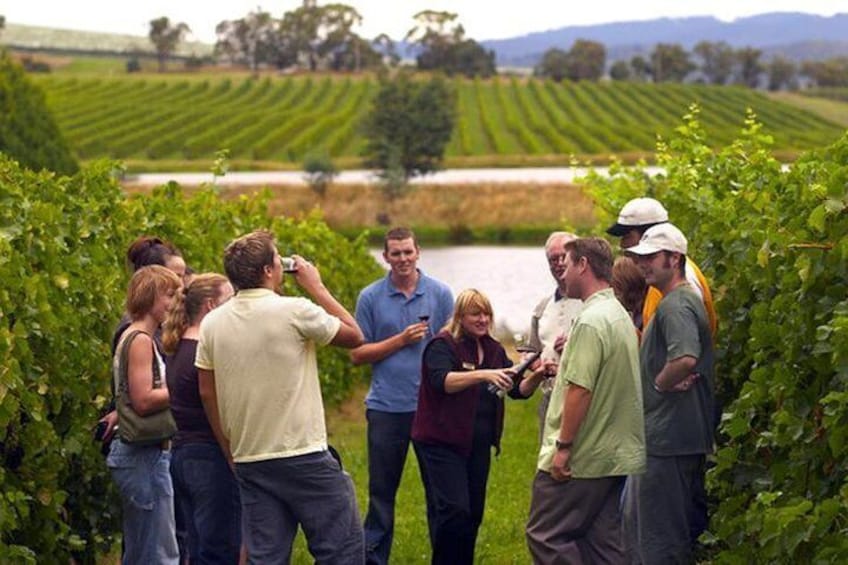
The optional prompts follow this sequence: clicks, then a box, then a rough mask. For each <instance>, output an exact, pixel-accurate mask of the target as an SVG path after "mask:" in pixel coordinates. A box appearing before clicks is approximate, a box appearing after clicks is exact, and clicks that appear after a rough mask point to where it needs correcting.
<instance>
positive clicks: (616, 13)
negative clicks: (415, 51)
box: [0, 0, 848, 43]
mask: <svg viewBox="0 0 848 565" xmlns="http://www.w3.org/2000/svg"><path fill="white" fill-rule="evenodd" d="M336 1H339V0H336ZM320 3H325V2H320ZM345 3H347V4H350V5H351V6H353V7H355V8H356V9H357V10H358V11H359V13H360V14H362V16H363V23H362V26H361V27H360V28H359V30H358V33H360V35H363V36H364V37H369V38H370V37H374V36H376V35H378V34H379V33H382V32H386V33H388V34H389V35H390V36H392V37H393V38H395V39H400V38H402V36H403V35H404V34H405V33H406V32H407V31H408V30H409V28H410V27H412V24H413V20H412V16H413V15H414V14H415V13H416V12H418V11H420V10H425V9H433V10H449V11H452V12H456V13H458V14H459V21H460V22H461V23H462V25H463V26H464V27H465V30H466V33H467V35H468V36H469V37H473V38H474V39H478V40H482V39H499V38H504V37H513V36H516V35H523V34H526V33H530V32H534V31H545V30H547V29H554V28H559V27H563V26H568V25H587V24H596V23H605V22H621V21H631V20H647V19H653V18H658V17H683V16H692V15H712V16H715V17H717V18H720V19H722V20H725V21H729V20H732V19H736V18H738V17H744V16H750V15H753V14H760V13H764V12H790V11H792V12H806V13H813V14H821V15H826V16H830V15H833V14H835V13H838V12H848V2H846V1H845V0H839V1H836V0H803V1H802V0H647V1H646V0H643V1H641V2H640V1H636V0H630V1H618V2H612V1H609V0H577V1H574V0H519V1H510V0H452V1H442V0H429V1H419V0H354V1H351V2H345ZM300 4H301V2H300V1H298V0H288V1H282V0H276V1H274V0H266V1H264V2H258V1H257V0H247V1H244V0H228V1H226V2H223V1H219V0H203V1H201V0H132V1H130V2H127V1H126V0H0V14H2V15H5V16H6V21H8V22H11V23H18V24H30V25H40V26H46V27H61V28H70V29H86V30H93V31H108V32H114V33H129V34H134V35H147V31H148V22H149V21H150V20H151V19H153V18H157V17H159V16H168V17H169V18H170V19H171V20H172V21H181V22H185V23H187V24H188V25H189V27H190V28H191V29H192V31H193V32H194V39H197V40H200V41H206V42H210V43H211V42H214V41H215V25H216V24H217V23H218V22H220V21H221V20H225V19H235V18H240V17H242V16H244V15H246V14H247V13H248V12H250V11H251V10H255V9H256V7H257V5H259V6H261V7H262V9H263V10H265V11H269V12H271V13H272V14H273V15H275V16H280V15H282V14H283V12H285V11H288V10H291V9H293V8H296V7H297V6H298V5H300Z"/></svg>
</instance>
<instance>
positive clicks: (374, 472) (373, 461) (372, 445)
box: [365, 410, 415, 565]
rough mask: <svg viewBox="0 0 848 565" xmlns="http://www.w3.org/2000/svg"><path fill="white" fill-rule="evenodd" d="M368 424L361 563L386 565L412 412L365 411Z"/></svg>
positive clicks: (413, 413) (407, 446)
mask: <svg viewBox="0 0 848 565" xmlns="http://www.w3.org/2000/svg"><path fill="white" fill-rule="evenodd" d="M365 417H366V419H367V420H368V514H367V515H366V516H365V559H366V562H367V563H369V564H371V563H374V564H381V565H384V564H386V563H388V562H389V553H390V552H391V549H392V537H393V535H394V529H395V496H396V495H397V490H398V486H399V485H400V479H401V476H402V475H403V467H404V464H405V463H406V454H407V452H408V451H409V439H410V434H411V433H412V420H413V418H414V417H415V412H398V413H394V412H381V411H378V410H366V411H365Z"/></svg>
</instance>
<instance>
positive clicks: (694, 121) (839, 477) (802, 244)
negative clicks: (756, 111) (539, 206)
mask: <svg viewBox="0 0 848 565" xmlns="http://www.w3.org/2000/svg"><path fill="white" fill-rule="evenodd" d="M771 147H772V139H771V138H770V137H769V136H767V135H765V134H764V133H763V132H762V129H761V126H760V124H759V123H758V122H757V120H756V117H755V116H754V115H753V114H749V116H748V119H747V121H746V124H745V127H744V130H743V131H742V132H741V135H740V137H739V138H738V139H737V140H736V141H735V142H733V143H732V144H730V145H729V146H727V147H726V148H724V149H723V150H720V151H714V150H713V149H710V144H709V143H708V139H707V138H706V135H705V132H704V129H703V128H702V127H701V125H700V123H699V121H698V111H697V108H693V109H692V112H691V113H690V114H689V115H687V116H686V118H685V121H684V124H683V125H682V126H680V127H678V128H677V129H676V131H675V133H674V135H673V136H672V137H671V139H670V140H669V141H667V142H663V143H660V145H659V164H660V165H661V166H663V167H665V168H666V173H665V174H664V175H662V176H658V177H655V178H650V177H648V176H647V175H644V174H643V173H642V172H641V171H639V170H636V171H626V170H623V169H619V170H617V171H615V172H614V174H613V175H612V177H610V178H601V177H599V176H593V177H592V178H590V179H589V183H590V190H591V191H592V193H593V195H594V197H595V199H596V203H597V204H598V207H599V212H600V216H601V220H602V222H603V225H607V222H609V221H611V219H612V218H614V215H615V214H616V213H617V211H618V210H619V209H620V207H621V205H622V204H623V203H624V202H626V201H627V200H629V199H630V198H632V197H636V196H641V195H649V196H653V197H656V198H658V199H659V200H660V201H662V202H663V203H664V204H665V205H666V206H667V208H668V210H669V214H670V216H671V220H672V221H673V222H674V223H675V224H677V225H678V226H679V227H680V228H681V229H682V230H683V231H684V233H686V234H687V236H688V237H689V240H690V254H691V255H692V256H693V258H694V259H695V260H696V261H697V262H698V263H699V264H700V265H701V266H702V267H703V269H704V271H705V273H706V274H707V275H708V277H709V278H710V279H711V280H712V284H713V289H714V292H715V294H716V295H717V306H718V311H719V317H720V320H719V337H718V352H719V364H718V367H717V380H718V388H719V393H720V397H721V399H722V400H723V403H724V412H723V416H722V420H721V425H720V436H719V445H718V451H717V453H716V456H715V458H714V461H713V462H714V467H713V468H712V469H711V470H710V471H709V473H708V484H709V490H710V494H711V497H712V499H713V511H712V516H711V525H710V529H709V532H708V533H707V534H706V535H705V536H704V537H703V538H702V541H703V542H704V543H706V544H707V546H708V547H709V549H710V553H711V556H712V560H713V562H715V563H837V562H841V563H844V562H846V561H847V560H848V483H846V477H848V474H846V470H848V213H846V207H848V135H846V136H844V137H842V138H841V139H840V140H839V141H837V142H836V143H834V144H833V145H831V146H830V147H827V148H826V149H822V150H818V151H813V152H811V153H808V154H806V155H805V156H803V157H802V158H801V159H799V160H798V161H797V162H796V163H794V164H793V165H792V167H791V168H790V169H788V170H784V168H783V167H782V166H781V163H779V162H778V161H776V160H775V159H774V158H773V156H772V154H771Z"/></svg>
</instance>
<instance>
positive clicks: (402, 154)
mask: <svg viewBox="0 0 848 565" xmlns="http://www.w3.org/2000/svg"><path fill="white" fill-rule="evenodd" d="M455 120H456V94H455V92H454V91H453V90H452V89H451V87H450V85H449V84H448V82H446V81H445V80H444V79H442V78H441V77H438V76H435V77H432V78H430V79H428V80H413V79H412V78H411V77H410V76H409V74H408V73H406V72H401V73H398V74H397V75H395V76H394V77H391V76H388V75H387V74H383V75H382V76H381V77H380V86H379V89H378V91H377V94H376V96H375V97H374V99H373V101H372V104H371V109H370V110H369V112H368V114H367V115H366V117H365V121H364V124H363V130H364V134H365V138H366V140H367V142H366V146H365V149H364V151H363V154H364V155H365V157H366V164H367V165H368V166H370V167H374V168H377V169H379V170H380V171H381V174H382V175H383V176H384V177H386V176H392V175H393V174H394V175H395V176H396V173H397V171H398V170H400V171H402V172H403V178H404V179H405V180H407V181H408V180H409V179H410V178H412V177H414V176H417V175H425V174H427V173H431V172H433V171H435V170H437V169H438V168H439V167H440V165H441V162H442V159H443V157H444V153H445V148H446V147H447V144H448V141H450V137H451V134H452V132H453V126H454V122H455Z"/></svg>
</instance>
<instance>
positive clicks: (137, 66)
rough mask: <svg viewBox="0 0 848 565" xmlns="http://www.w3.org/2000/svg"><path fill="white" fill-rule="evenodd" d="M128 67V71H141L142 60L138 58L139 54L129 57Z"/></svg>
mask: <svg viewBox="0 0 848 565" xmlns="http://www.w3.org/2000/svg"><path fill="white" fill-rule="evenodd" d="M126 69H127V72H128V73H138V72H141V61H139V60H138V57H137V56H135V55H133V56H132V57H130V58H129V59H127V65H126Z"/></svg>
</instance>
